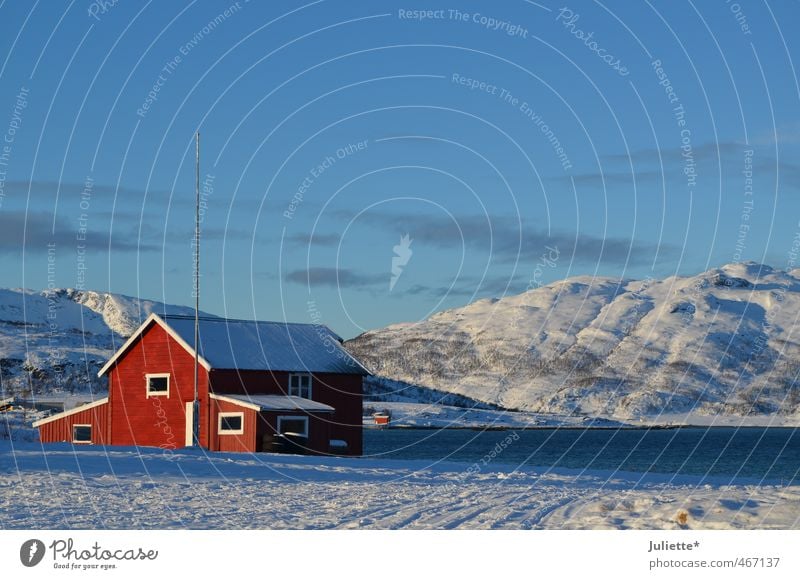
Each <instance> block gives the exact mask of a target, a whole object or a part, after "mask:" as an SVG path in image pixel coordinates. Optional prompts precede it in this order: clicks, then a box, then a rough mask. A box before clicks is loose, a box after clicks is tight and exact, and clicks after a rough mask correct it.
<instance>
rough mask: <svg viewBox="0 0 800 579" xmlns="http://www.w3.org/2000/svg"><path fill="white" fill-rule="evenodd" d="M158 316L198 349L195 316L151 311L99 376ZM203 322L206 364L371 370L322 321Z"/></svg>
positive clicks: (186, 343) (201, 349) (174, 333)
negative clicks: (195, 334)
mask: <svg viewBox="0 0 800 579" xmlns="http://www.w3.org/2000/svg"><path fill="white" fill-rule="evenodd" d="M153 321H155V322H156V323H158V324H159V325H161V326H162V327H163V328H164V329H165V330H166V331H167V332H168V333H169V334H170V335H171V336H172V337H173V338H174V339H175V340H176V341H178V343H180V344H181V346H183V348H184V349H185V350H186V351H187V352H189V353H190V354H192V355H194V349H193V348H192V345H193V344H194V316H183V315H165V316H162V317H159V316H158V315H156V314H151V315H150V317H149V318H147V320H146V321H145V322H144V323H143V324H142V325H141V326H139V329H137V330H136V331H135V332H134V333H133V335H131V336H130V338H129V339H128V341H127V342H126V343H125V344H124V345H123V346H122V347H121V348H120V349H119V350H117V352H116V353H115V354H114V355H113V356H112V357H111V359H110V360H109V361H108V362H107V363H106V364H105V366H103V368H101V369H100V371H99V372H98V376H102V375H103V374H105V373H106V372H107V371H108V369H109V368H111V367H112V366H113V365H114V364H115V363H116V361H117V359H118V358H119V357H120V356H121V355H122V354H123V353H124V352H125V351H126V350H127V349H128V348H129V347H130V346H131V345H132V344H133V343H134V342H135V341H136V340H137V339H138V337H139V335H141V333H142V332H143V331H144V330H145V328H147V327H148V326H149V325H150V324H151V323H152V322H153ZM199 326H200V342H199V347H198V350H199V352H198V354H199V358H200V360H199V362H200V364H201V365H202V366H203V367H204V368H206V369H207V370H211V369H217V370H267V371H275V372H329V373H332V374H361V375H369V374H370V372H369V370H367V369H366V368H364V366H362V365H361V364H360V363H359V362H358V360H356V359H355V358H353V356H351V355H350V353H349V352H348V351H347V350H346V349H345V348H344V346H342V344H341V338H340V337H339V336H337V335H336V334H334V333H333V332H332V331H331V330H330V329H329V328H328V327H326V326H323V325H321V324H293V323H288V322H257V321H252V320H232V319H227V318H210V317H201V318H200V319H199Z"/></svg>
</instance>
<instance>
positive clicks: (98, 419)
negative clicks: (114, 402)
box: [39, 403, 109, 444]
mask: <svg viewBox="0 0 800 579" xmlns="http://www.w3.org/2000/svg"><path fill="white" fill-rule="evenodd" d="M108 412H109V405H108V403H105V404H100V405H99V406H95V407H94V408H89V409H87V410H82V411H80V412H76V413H75V414H70V415H69V416H64V417H63V418H59V419H58V420H53V421H51V422H46V423H45V424H42V425H41V426H39V440H41V441H42V442H72V427H73V425H75V424H91V425H92V444H106V441H107V439H108Z"/></svg>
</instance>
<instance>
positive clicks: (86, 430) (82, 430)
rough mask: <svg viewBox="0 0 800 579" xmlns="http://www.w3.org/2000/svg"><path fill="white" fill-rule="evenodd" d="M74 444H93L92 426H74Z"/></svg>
mask: <svg viewBox="0 0 800 579" xmlns="http://www.w3.org/2000/svg"><path fill="white" fill-rule="evenodd" d="M72 442H75V443H80V444H86V443H91V442H92V425H91V424H74V425H73V426H72Z"/></svg>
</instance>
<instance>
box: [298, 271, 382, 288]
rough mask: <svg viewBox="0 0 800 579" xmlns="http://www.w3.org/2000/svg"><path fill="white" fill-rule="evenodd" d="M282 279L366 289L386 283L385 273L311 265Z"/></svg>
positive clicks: (317, 284)
mask: <svg viewBox="0 0 800 579" xmlns="http://www.w3.org/2000/svg"><path fill="white" fill-rule="evenodd" d="M284 279H285V280H286V281H287V282H289V283H296V284H301V285H306V286H309V285H310V286H312V287H313V286H328V287H346V288H354V289H368V288H371V287H373V286H375V285H377V284H388V283H389V280H388V277H387V276H385V275H372V274H364V273H359V272H356V271H353V270H351V269H346V268H335V267H311V268H309V269H307V270H306V269H297V270H294V271H291V272H289V273H287V274H286V276H285V277H284Z"/></svg>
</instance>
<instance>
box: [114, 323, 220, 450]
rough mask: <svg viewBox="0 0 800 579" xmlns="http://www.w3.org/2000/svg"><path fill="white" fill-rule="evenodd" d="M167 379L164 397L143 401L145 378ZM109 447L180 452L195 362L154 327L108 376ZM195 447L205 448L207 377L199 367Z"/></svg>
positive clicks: (191, 395) (192, 386) (192, 390)
mask: <svg viewBox="0 0 800 579" xmlns="http://www.w3.org/2000/svg"><path fill="white" fill-rule="evenodd" d="M159 373H168V374H169V375H170V377H169V396H151V397H149V398H148V397H147V383H146V380H145V375H146V374H159ZM108 380H109V385H108V396H109V403H110V406H111V444H115V445H137V446H157V447H161V448H165V449H167V448H169V449H173V448H181V447H183V446H185V441H186V430H185V429H186V403H187V402H191V401H192V400H193V399H194V356H192V355H191V354H189V352H187V351H186V350H185V349H184V348H183V347H182V346H181V345H180V344H178V342H176V341H175V340H174V339H173V338H172V337H171V336H170V335H169V334H168V333H167V332H166V331H165V330H164V329H163V328H162V327H161V326H160V325H159V324H157V323H153V324H151V325H150V327H149V328H147V329H146V330H145V331H144V332H143V333H142V335H141V337H140V338H139V339H138V340H137V342H136V343H134V344H133V345H131V347H130V348H129V349H128V350H127V352H125V353H124V354H123V355H122V356H121V357H120V358H119V360H118V361H117V363H116V364H115V365H114V366H113V367H112V368H111V369H110V370H109V372H108ZM198 390H199V395H198V396H199V398H200V441H201V444H202V445H203V446H207V445H208V404H207V392H208V372H207V371H206V369H205V368H203V367H202V366H200V368H199V376H198Z"/></svg>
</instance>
